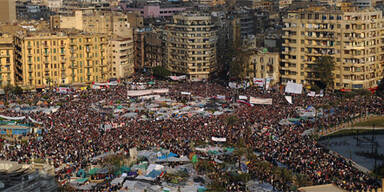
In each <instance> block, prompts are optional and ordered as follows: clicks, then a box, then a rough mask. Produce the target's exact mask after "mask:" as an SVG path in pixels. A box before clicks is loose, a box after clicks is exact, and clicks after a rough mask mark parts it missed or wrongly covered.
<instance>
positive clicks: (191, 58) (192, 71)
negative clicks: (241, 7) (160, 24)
mask: <svg viewBox="0 0 384 192" xmlns="http://www.w3.org/2000/svg"><path fill="white" fill-rule="evenodd" d="M166 30H167V32H166V36H167V37H166V38H167V40H166V47H167V48H166V49H167V65H166V66H167V68H168V70H170V71H171V72H173V73H175V74H185V75H187V76H188V78H189V79H192V80H193V79H195V80H199V79H207V78H209V76H210V75H212V74H213V73H215V72H216V71H217V61H216V41H217V33H216V28H215V25H214V24H213V22H212V18H211V16H210V15H208V14H202V13H191V12H186V13H182V14H179V15H175V16H173V19H172V22H171V23H170V24H168V25H167V29H166Z"/></svg>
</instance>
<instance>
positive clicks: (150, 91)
mask: <svg viewBox="0 0 384 192" xmlns="http://www.w3.org/2000/svg"><path fill="white" fill-rule="evenodd" d="M168 92H169V89H147V90H128V91H127V95H128V96H129V97H137V96H143V95H151V94H154V93H155V94H161V93H168Z"/></svg>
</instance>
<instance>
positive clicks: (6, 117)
mask: <svg viewBox="0 0 384 192" xmlns="http://www.w3.org/2000/svg"><path fill="white" fill-rule="evenodd" d="M0 118H3V119H8V120H23V119H25V116H21V117H9V116H5V115H0Z"/></svg>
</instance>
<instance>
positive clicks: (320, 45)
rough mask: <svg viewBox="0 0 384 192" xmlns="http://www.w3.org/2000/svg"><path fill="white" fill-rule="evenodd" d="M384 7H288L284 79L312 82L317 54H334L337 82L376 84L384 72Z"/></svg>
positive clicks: (337, 85) (339, 84)
mask: <svg viewBox="0 0 384 192" xmlns="http://www.w3.org/2000/svg"><path fill="white" fill-rule="evenodd" d="M383 21H384V20H383V17H382V12H381V11H377V10H374V9H364V10H360V9H353V8H347V7H342V8H333V9H329V8H328V9H325V8H317V9H314V8H312V9H304V10H300V11H294V12H289V13H288V15H287V17H286V18H284V19H283V22H284V29H283V30H284V34H283V51H282V58H281V59H282V62H281V65H282V66H281V67H282V68H281V80H282V83H286V82H288V81H293V82H296V83H301V84H304V85H306V86H311V85H313V84H314V83H315V81H316V80H318V78H317V77H316V72H315V71H314V63H315V61H316V58H318V57H320V56H332V57H333V58H334V59H335V62H336V65H335V70H334V88H336V89H341V88H347V89H359V88H370V87H375V86H377V82H378V80H380V79H381V78H382V77H383V53H384V52H383V49H382V46H383V44H382V42H383V37H382V35H381V34H382V32H383V27H382V26H383Z"/></svg>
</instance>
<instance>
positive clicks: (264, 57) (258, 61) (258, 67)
mask: <svg viewBox="0 0 384 192" xmlns="http://www.w3.org/2000/svg"><path fill="white" fill-rule="evenodd" d="M245 69H246V70H245V73H246V77H247V78H249V79H253V78H258V79H260V78H261V79H271V84H272V85H273V84H276V83H279V81H280V53H279V52H268V50H267V49H266V48H264V49H254V50H251V51H250V55H249V60H248V66H246V68H245Z"/></svg>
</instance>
